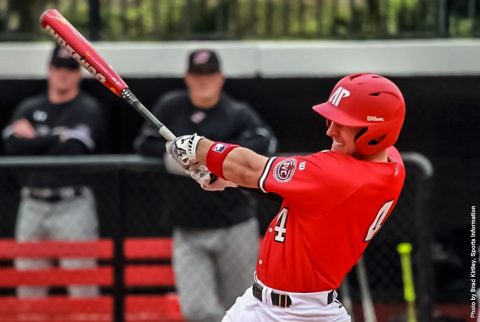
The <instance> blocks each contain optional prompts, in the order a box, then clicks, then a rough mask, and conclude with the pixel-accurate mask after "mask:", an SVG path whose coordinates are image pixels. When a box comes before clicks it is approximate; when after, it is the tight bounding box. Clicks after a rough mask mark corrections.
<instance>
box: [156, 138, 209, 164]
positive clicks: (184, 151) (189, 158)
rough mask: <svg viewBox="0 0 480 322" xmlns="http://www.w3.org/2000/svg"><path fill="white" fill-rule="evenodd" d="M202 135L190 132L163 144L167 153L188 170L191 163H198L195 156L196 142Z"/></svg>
mask: <svg viewBox="0 0 480 322" xmlns="http://www.w3.org/2000/svg"><path fill="white" fill-rule="evenodd" d="M203 138H204V137H203V136H200V135H197V134H196V133H195V134H192V135H183V136H179V137H178V138H176V139H175V140H172V141H168V142H167V143H166V144H165V148H166V150H167V153H169V154H170V155H171V156H172V158H173V159H174V160H175V161H177V163H178V164H180V165H181V166H182V167H183V168H184V169H185V170H189V168H190V167H191V166H192V165H196V164H198V162H197V160H196V159H195V158H196V154H195V153H196V150H197V144H198V142H199V141H200V140H201V139H203Z"/></svg>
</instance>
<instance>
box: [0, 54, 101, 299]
mask: <svg viewBox="0 0 480 322" xmlns="http://www.w3.org/2000/svg"><path fill="white" fill-rule="evenodd" d="M80 81H81V74H80V66H79V64H78V63H77V62H76V61H75V60H73V59H72V58H70V55H69V53H68V52H67V51H66V50H65V49H63V48H61V47H59V46H57V47H55V49H54V51H53V54H52V56H51V60H50V65H49V69H48V91H47V93H45V94H41V95H37V96H35V97H31V98H28V99H26V100H24V101H23V102H21V103H20V105H19V106H18V107H17V109H16V110H15V112H14V115H13V117H12V120H11V121H10V123H9V125H8V126H7V127H6V128H5V129H4V131H3V139H4V143H5V153H6V154H8V155H29V156H37V155H43V156H57V155H63V156H65V155H82V154H88V153H93V152H98V146H99V142H101V138H102V137H103V136H102V133H103V132H102V131H103V128H104V127H105V124H104V117H103V114H102V111H101V107H100V105H99V103H98V102H97V101H96V100H95V99H94V98H93V97H90V96H89V95H87V94H86V93H83V92H82V91H81V90H80ZM23 179H24V182H22V184H23V188H22V191H21V194H22V200H21V202H20V205H19V211H18V219H17V226H16V231H15V237H16V239H17V240H18V241H22V242H23V241H37V240H70V241H75V240H94V239H97V238H98V218H97V214H96V206H95V199H94V196H93V193H92V190H91V189H90V188H89V187H87V186H85V185H84V183H83V180H82V178H81V177H80V175H78V176H75V175H74V174H68V175H66V174H59V173H55V172H46V171H38V172H29V173H27V174H26V175H25V177H24V178H23ZM51 265H52V263H51V262H50V261H49V260H47V259H26V258H24V259H18V260H16V261H15V266H16V267H17V269H20V270H29V269H42V268H47V267H49V266H51ZM60 265H61V266H63V267H66V268H72V269H74V268H75V269H81V268H90V267H93V266H95V261H94V260H93V259H76V258H68V259H61V260H60ZM68 291H69V294H70V295H71V296H76V297H83V296H96V295H97V294H98V293H99V289H98V287H96V286H69V288H68ZM47 292H48V289H47V288H45V287H28V286H20V287H19V288H18V289H17V294H18V296H19V297H43V296H46V295H47Z"/></svg>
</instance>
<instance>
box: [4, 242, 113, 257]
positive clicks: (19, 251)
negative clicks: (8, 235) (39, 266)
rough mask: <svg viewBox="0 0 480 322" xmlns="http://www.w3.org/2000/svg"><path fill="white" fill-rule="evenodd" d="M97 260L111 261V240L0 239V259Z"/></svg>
mask: <svg viewBox="0 0 480 322" xmlns="http://www.w3.org/2000/svg"><path fill="white" fill-rule="evenodd" d="M18 257H24V258H60V257H76V258H97V259H111V258H112V257H113V243H112V241H111V240H108V239H102V240H98V241H75V242H73V241H39V242H18V241H15V240H13V239H0V258H1V259H13V258H18Z"/></svg>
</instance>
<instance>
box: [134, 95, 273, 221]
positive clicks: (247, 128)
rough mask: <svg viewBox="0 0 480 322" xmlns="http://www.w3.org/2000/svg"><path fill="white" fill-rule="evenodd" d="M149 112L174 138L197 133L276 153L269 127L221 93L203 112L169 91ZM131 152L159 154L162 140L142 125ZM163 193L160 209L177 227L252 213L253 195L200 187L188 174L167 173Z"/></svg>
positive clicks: (162, 149) (244, 217) (241, 218)
mask: <svg viewBox="0 0 480 322" xmlns="http://www.w3.org/2000/svg"><path fill="white" fill-rule="evenodd" d="M153 114H155V116H157V117H158V119H159V120H161V121H162V123H164V124H165V125H167V126H168V128H169V129H170V130H172V132H173V133H175V135H177V136H181V135H186V134H193V133H197V134H199V135H203V136H205V137H207V138H209V139H211V140H214V141H222V142H227V143H236V144H239V145H241V146H244V147H247V148H250V149H252V150H254V151H256V152H257V153H260V154H263V155H272V154H273V153H274V152H275V151H276V147H277V140H276V138H275V136H274V135H273V133H272V131H271V130H270V128H269V127H268V126H267V125H266V124H265V123H264V122H263V121H262V120H261V119H260V117H259V116H258V115H257V113H256V112H255V111H254V110H253V109H251V108H250V107H249V106H248V105H247V104H245V103H241V102H238V101H236V100H234V99H233V98H231V97H230V96H228V95H227V94H225V93H222V95H221V98H220V101H219V102H218V104H217V105H216V106H215V107H213V108H211V109H208V110H204V109H200V108H197V107H195V106H194V105H193V104H192V102H191V101H190V99H189V96H188V93H187V91H185V90H183V91H174V92H171V93H167V94H166V95H164V96H163V97H161V98H160V99H159V100H158V102H157V103H156V104H155V106H154V109H153ZM135 150H136V151H137V152H138V153H141V154H143V155H149V156H163V155H164V153H165V140H164V139H162V138H161V137H160V136H159V134H158V132H157V131H156V129H154V128H153V127H151V126H150V125H149V124H147V123H146V124H145V125H144V126H143V128H142V130H141V133H140V135H139V137H138V138H137V139H136V140H135ZM169 181H170V182H168V183H165V184H164V185H162V186H163V187H165V190H164V193H167V194H168V195H169V198H166V200H167V203H168V204H167V205H166V207H164V210H165V211H170V212H171V216H172V221H173V224H174V225H175V226H177V227H191V228H205V229H208V228H219V227H228V226H231V225H234V224H236V223H239V222H242V221H245V220H247V219H249V218H251V217H252V216H254V215H255V203H254V199H253V198H252V197H251V196H250V195H249V194H248V192H246V191H243V190H239V189H226V190H225V191H222V192H206V191H203V190H202V189H201V188H200V187H199V185H198V183H196V182H195V181H193V180H192V179H191V178H189V177H181V176H173V175H172V176H169Z"/></svg>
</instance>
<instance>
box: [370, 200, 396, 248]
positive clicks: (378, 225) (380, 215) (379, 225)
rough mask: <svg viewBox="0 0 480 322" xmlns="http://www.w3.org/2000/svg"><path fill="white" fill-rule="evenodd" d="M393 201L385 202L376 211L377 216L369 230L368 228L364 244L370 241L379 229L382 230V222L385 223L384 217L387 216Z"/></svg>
mask: <svg viewBox="0 0 480 322" xmlns="http://www.w3.org/2000/svg"><path fill="white" fill-rule="evenodd" d="M393 201H394V200H391V201H387V202H386V203H385V204H384V205H383V206H382V208H380V210H379V211H378V214H377V216H376V217H375V219H374V220H373V222H372V224H371V225H370V228H368V233H367V237H365V241H366V242H368V241H370V240H371V239H372V238H373V236H375V234H376V233H377V232H378V231H379V230H380V228H382V225H383V222H384V221H385V216H386V215H387V214H388V211H389V210H390V207H392V205H393Z"/></svg>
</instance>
